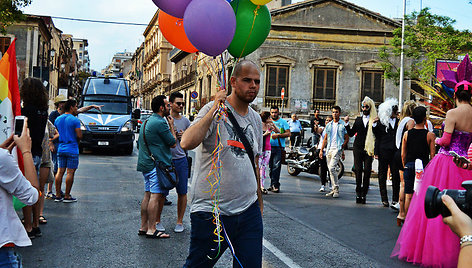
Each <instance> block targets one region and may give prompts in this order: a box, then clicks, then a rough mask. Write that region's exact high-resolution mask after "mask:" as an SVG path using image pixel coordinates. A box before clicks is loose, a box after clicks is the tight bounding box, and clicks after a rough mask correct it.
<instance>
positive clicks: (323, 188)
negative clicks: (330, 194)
mask: <svg viewBox="0 0 472 268" xmlns="http://www.w3.org/2000/svg"><path fill="white" fill-rule="evenodd" d="M322 192H325V186H324V185H321V187H320V193H322Z"/></svg>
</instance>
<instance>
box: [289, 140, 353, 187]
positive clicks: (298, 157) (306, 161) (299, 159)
mask: <svg viewBox="0 0 472 268" xmlns="http://www.w3.org/2000/svg"><path fill="white" fill-rule="evenodd" d="M316 147H317V146H316V145H315V146H312V147H310V148H309V149H307V148H305V147H294V148H292V149H291V150H290V151H289V152H288V153H287V157H286V162H287V172H288V174H290V175H292V176H297V175H298V174H300V172H307V173H310V174H315V175H320V169H321V164H320V162H321V159H320V158H319V150H318V149H316ZM336 169H337V171H338V179H341V177H342V176H343V175H344V165H343V163H342V161H339V162H338V165H337V166H336Z"/></svg>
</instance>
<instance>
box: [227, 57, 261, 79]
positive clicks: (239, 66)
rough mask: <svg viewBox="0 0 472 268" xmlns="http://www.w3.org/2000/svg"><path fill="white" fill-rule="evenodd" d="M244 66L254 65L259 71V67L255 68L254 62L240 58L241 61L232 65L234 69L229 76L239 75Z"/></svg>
mask: <svg viewBox="0 0 472 268" xmlns="http://www.w3.org/2000/svg"><path fill="white" fill-rule="evenodd" d="M245 66H254V68H256V69H257V70H258V71H259V69H258V68H257V65H256V64H255V63H254V62H252V61H250V60H242V61H240V62H238V64H236V66H235V67H234V70H233V74H232V75H231V76H234V77H239V76H241V73H242V69H243V67H245Z"/></svg>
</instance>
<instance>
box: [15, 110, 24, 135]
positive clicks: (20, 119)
mask: <svg viewBox="0 0 472 268" xmlns="http://www.w3.org/2000/svg"><path fill="white" fill-rule="evenodd" d="M24 124H25V117H24V116H22V115H18V116H15V135H18V136H21V133H22V132H23V125H24Z"/></svg>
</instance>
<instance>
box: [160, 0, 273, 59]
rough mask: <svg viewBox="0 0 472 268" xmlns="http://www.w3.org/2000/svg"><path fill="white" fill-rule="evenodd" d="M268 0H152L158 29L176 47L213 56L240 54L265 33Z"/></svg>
mask: <svg viewBox="0 0 472 268" xmlns="http://www.w3.org/2000/svg"><path fill="white" fill-rule="evenodd" d="M270 1H271V0H153V2H154V4H156V6H157V7H158V8H159V9H160V11H159V18H158V21H159V29H160V30H161V32H162V34H163V35H164V37H165V38H166V39H167V41H169V43H171V44H172V45H173V46H175V47H176V48H178V49H180V50H183V51H186V52H189V53H193V52H197V51H201V52H203V53H205V54H207V55H209V56H214V57H216V56H217V55H220V54H221V53H223V52H224V51H225V50H226V49H228V52H229V53H230V54H231V55H232V56H233V57H235V58H241V57H244V56H246V55H248V54H250V53H252V52H253V51H254V50H256V49H257V48H258V47H259V46H261V45H262V43H264V41H265V39H266V38H267V36H268V35H269V31H270V27H271V17H270V12H269V9H268V8H267V6H265V4H267V3H268V2H270Z"/></svg>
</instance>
